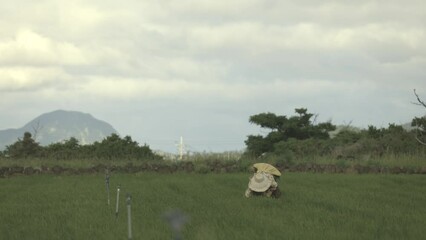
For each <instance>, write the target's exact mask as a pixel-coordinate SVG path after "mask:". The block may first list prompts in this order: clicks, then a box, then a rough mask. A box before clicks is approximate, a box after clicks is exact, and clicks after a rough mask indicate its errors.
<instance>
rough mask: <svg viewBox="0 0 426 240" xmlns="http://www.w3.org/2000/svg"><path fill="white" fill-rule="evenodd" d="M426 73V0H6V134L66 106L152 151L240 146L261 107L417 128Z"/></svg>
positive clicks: (2, 86)
mask: <svg viewBox="0 0 426 240" xmlns="http://www.w3.org/2000/svg"><path fill="white" fill-rule="evenodd" d="M425 69H426V1H424V0H405V1H401V0H386V1H363V0H358V1H340V0H339V1H337V0H336V1H314V0H298V1H285V0H247V1H243V0H234V1H222V0H211V1H205V0H193V1H190V0H176V1H162V0H152V1H148V0H130V1H112V0H81V1H65V0H38V1H29V0H14V1H6V0H0V96H1V97H0V129H8V128H20V127H22V126H23V125H24V124H25V123H27V122H29V121H30V120H32V119H34V118H35V117H37V116H39V115H40V114H42V113H46V112H51V111H54V110H57V109H64V110H75V111H82V112H85V113H90V114H92V115H93V116H94V117H96V118H98V119H101V120H104V121H106V122H108V123H110V124H111V125H113V127H114V128H115V129H116V130H117V131H118V132H119V133H120V134H121V135H122V136H124V135H130V136H131V137H132V138H133V139H134V140H136V141H138V142H139V143H142V144H143V143H147V144H148V145H150V146H151V148H153V149H162V150H166V151H171V152H173V151H175V149H176V146H175V144H176V143H177V142H178V141H179V138H180V136H183V138H184V142H185V143H186V144H188V149H189V150H192V151H204V150H205V151H225V150H239V149H242V148H244V146H245V145H244V140H245V139H246V137H247V135H250V134H261V133H265V130H261V129H260V128H258V127H257V126H253V125H250V123H249V122H248V119H249V116H251V115H254V114H258V113H261V112H273V113H276V114H278V115H287V116H292V115H294V109H295V108H299V107H305V108H308V111H309V112H311V113H315V114H319V118H318V120H319V121H328V120H331V121H332V123H333V124H336V125H339V124H348V123H351V125H352V126H358V127H366V126H368V125H375V126H377V127H387V126H388V123H397V124H401V123H406V122H409V121H411V119H412V118H413V117H415V116H420V115H424V114H425V112H426V111H425V109H424V108H423V109H422V108H421V107H419V106H416V105H414V104H412V102H415V100H416V99H415V96H414V94H413V89H414V88H415V89H417V93H418V94H419V95H420V97H422V98H423V99H424V100H426V70H425Z"/></svg>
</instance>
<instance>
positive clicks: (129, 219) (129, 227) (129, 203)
mask: <svg viewBox="0 0 426 240" xmlns="http://www.w3.org/2000/svg"><path fill="white" fill-rule="evenodd" d="M131 208H132V195H131V194H130V193H127V236H128V239H129V240H132V216H131V215H132V209H131Z"/></svg>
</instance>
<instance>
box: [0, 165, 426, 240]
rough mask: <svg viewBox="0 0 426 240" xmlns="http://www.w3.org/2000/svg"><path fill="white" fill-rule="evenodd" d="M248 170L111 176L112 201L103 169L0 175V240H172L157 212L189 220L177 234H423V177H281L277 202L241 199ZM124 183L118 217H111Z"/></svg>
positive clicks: (368, 236) (257, 236)
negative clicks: (128, 204)
mask: <svg viewBox="0 0 426 240" xmlns="http://www.w3.org/2000/svg"><path fill="white" fill-rule="evenodd" d="M248 177H249V175H248V174H242V173H237V174H170V175H162V174H155V173H138V174H117V175H112V176H111V181H110V186H111V200H112V201H111V206H108V205H107V197H106V191H105V181H104V176H103V175H102V174H98V175H83V176H53V175H37V176H21V177H15V178H8V179H0V236H1V239H126V238H127V235H126V233H127V230H126V216H125V211H124V210H125V201H124V195H125V193H126V192H131V193H132V195H133V201H132V204H133V205H132V210H133V212H132V218H133V236H134V239H171V236H172V232H171V230H170V228H169V227H168V225H167V223H166V222H165V221H164V220H163V218H162V216H163V215H164V213H166V212H168V211H170V210H173V209H179V210H181V211H182V212H184V213H185V214H186V215H187V216H188V217H189V222H188V224H186V225H185V227H184V230H183V236H184V239H207V240H208V239H422V238H424V236H426V228H424V223H425V222H426V205H425V204H424V203H425V202H426V194H425V193H426V178H424V176H421V175H386V174H383V175H368V174H367V175H351V174H346V175H341V174H308V173H286V174H284V175H283V176H282V177H281V179H280V181H279V184H280V188H281V190H282V192H283V195H282V197H281V198H280V199H267V198H261V197H257V198H250V199H246V198H244V197H243V193H244V190H245V188H246V187H247V182H248ZM118 184H121V186H122V189H121V193H122V194H121V196H122V198H121V202H120V210H121V212H120V214H119V217H118V219H117V220H115V217H114V213H113V212H114V206H115V188H116V186H117V185H118Z"/></svg>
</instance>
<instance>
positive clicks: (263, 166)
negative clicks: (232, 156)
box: [253, 163, 281, 177]
mask: <svg viewBox="0 0 426 240" xmlns="http://www.w3.org/2000/svg"><path fill="white" fill-rule="evenodd" d="M253 167H254V168H255V169H256V170H257V171H256V172H266V173H270V174H272V175H275V176H277V177H279V176H281V172H280V171H279V170H278V169H277V168H275V167H274V166H272V165H271V164H268V163H255V164H253Z"/></svg>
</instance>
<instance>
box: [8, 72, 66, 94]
mask: <svg viewBox="0 0 426 240" xmlns="http://www.w3.org/2000/svg"><path fill="white" fill-rule="evenodd" d="M68 77H69V76H68V75H67V74H66V73H65V72H63V71H62V70H61V69H60V68H55V67H3V68H0V92H5V91H21V90H27V91H34V90H37V89H39V88H45V87H49V86H50V85H53V84H56V85H58V84H59V83H60V82H61V81H62V80H64V79H66V78H68Z"/></svg>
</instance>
